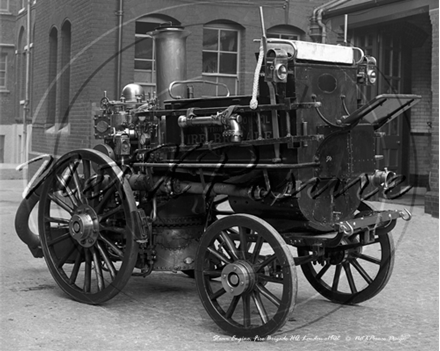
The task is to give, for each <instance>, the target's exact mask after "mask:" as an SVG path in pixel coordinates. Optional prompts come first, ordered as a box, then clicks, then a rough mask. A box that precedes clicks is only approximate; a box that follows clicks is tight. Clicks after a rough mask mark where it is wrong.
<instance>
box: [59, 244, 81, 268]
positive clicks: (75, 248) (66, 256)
mask: <svg viewBox="0 0 440 351" xmlns="http://www.w3.org/2000/svg"><path fill="white" fill-rule="evenodd" d="M75 250H77V247H76V246H75V245H73V244H72V247H71V248H70V249H69V251H66V253H65V254H64V256H63V257H62V258H61V259H60V260H59V261H58V268H61V267H63V266H64V264H65V263H66V261H67V259H68V258H69V257H70V256H71V255H72V254H73V253H74V252H75Z"/></svg>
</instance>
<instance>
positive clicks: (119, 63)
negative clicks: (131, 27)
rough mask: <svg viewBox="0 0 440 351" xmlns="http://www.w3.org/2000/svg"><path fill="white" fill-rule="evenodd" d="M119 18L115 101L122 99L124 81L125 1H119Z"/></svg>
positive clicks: (117, 12)
mask: <svg viewBox="0 0 440 351" xmlns="http://www.w3.org/2000/svg"><path fill="white" fill-rule="evenodd" d="M115 14H116V16H118V44H117V45H118V47H117V50H118V51H117V53H118V55H117V64H116V96H115V100H119V98H120V97H121V81H122V21H123V17H124V0H119V10H118V11H116V13H115Z"/></svg>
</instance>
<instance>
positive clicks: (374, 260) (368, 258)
mask: <svg viewBox="0 0 440 351" xmlns="http://www.w3.org/2000/svg"><path fill="white" fill-rule="evenodd" d="M356 257H357V258H360V259H362V260H365V261H368V262H371V263H375V264H378V265H380V264H381V262H382V261H381V260H380V259H378V258H376V257H372V256H369V255H365V254H357V255H356Z"/></svg>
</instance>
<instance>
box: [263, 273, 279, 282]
mask: <svg viewBox="0 0 440 351" xmlns="http://www.w3.org/2000/svg"><path fill="white" fill-rule="evenodd" d="M258 280H259V281H260V282H271V283H277V284H283V283H284V281H283V279H282V278H278V277H272V276H270V275H265V274H262V273H260V274H258Z"/></svg>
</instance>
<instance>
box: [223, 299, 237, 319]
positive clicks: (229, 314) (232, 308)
mask: <svg viewBox="0 0 440 351" xmlns="http://www.w3.org/2000/svg"><path fill="white" fill-rule="evenodd" d="M239 301H240V296H234V298H233V299H232V301H231V304H230V305H229V308H228V310H227V311H226V313H225V318H227V319H230V318H231V317H232V315H233V314H234V312H235V309H236V308H237V305H238V302H239Z"/></svg>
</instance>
